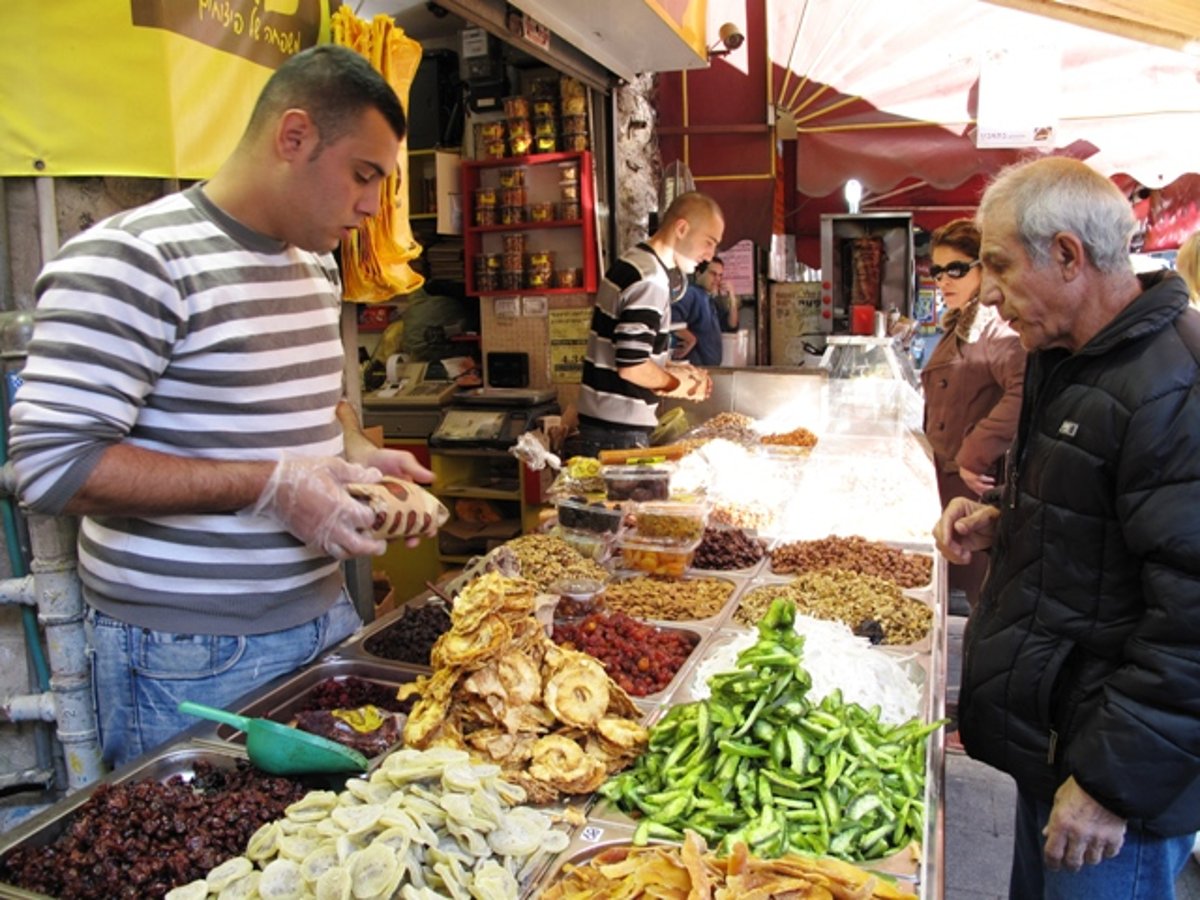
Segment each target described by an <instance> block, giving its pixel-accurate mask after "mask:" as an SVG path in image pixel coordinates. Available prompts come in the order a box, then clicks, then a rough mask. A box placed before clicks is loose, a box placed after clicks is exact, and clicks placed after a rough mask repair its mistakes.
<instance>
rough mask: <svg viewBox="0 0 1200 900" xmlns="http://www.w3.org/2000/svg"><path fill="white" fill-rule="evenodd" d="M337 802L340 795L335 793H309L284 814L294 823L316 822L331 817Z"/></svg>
mask: <svg viewBox="0 0 1200 900" xmlns="http://www.w3.org/2000/svg"><path fill="white" fill-rule="evenodd" d="M337 802H338V795H337V794H336V793H334V792H333V791H309V792H308V793H307V794H305V795H304V796H303V797H301V798H300V799H299V800H297V801H296V802H295V803H293V804H292V805H291V806H289V807H288V808H287V809H285V810H284V814H285V815H286V816H287V817H288V818H289V819H291V820H292V821H293V822H315V821H317V820H318V819H323V818H325V817H326V816H327V815H329V811H330V810H331V809H333V808H334V807H335V806H337Z"/></svg>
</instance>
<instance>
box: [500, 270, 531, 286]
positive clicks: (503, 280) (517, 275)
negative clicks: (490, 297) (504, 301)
mask: <svg viewBox="0 0 1200 900" xmlns="http://www.w3.org/2000/svg"><path fill="white" fill-rule="evenodd" d="M524 286H525V273H524V272H522V271H520V270H518V271H515V272H509V271H504V272H501V273H500V290H502V291H519V290H521V288H523V287H524Z"/></svg>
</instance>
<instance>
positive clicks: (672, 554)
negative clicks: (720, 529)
mask: <svg viewBox="0 0 1200 900" xmlns="http://www.w3.org/2000/svg"><path fill="white" fill-rule="evenodd" d="M618 546H619V547H620V548H621V565H622V567H624V568H627V569H637V570H639V571H641V572H645V573H647V574H648V575H663V576H667V577H670V578H681V577H682V576H683V573H684V572H686V571H687V569H688V567H689V566H690V565H691V564H692V557H694V556H695V555H696V548H697V547H698V546H700V540H699V538H697V539H696V540H685V539H671V538H647V537H642V536H641V535H636V534H629V535H626V536H625V537H623V538H622V539H621V540H620V541H619V542H618Z"/></svg>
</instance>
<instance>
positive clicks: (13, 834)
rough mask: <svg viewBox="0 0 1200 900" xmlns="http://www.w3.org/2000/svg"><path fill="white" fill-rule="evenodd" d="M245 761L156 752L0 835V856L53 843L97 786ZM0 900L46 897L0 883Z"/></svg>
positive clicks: (329, 779)
mask: <svg viewBox="0 0 1200 900" xmlns="http://www.w3.org/2000/svg"><path fill="white" fill-rule="evenodd" d="M245 759H246V754H245V752H244V751H243V750H242V749H241V748H240V747H237V746H234V745H232V744H227V745H225V746H217V745H212V744H209V745H205V744H199V743H190V742H189V743H177V744H171V745H169V746H167V747H165V748H163V749H162V750H160V751H157V752H152V753H149V754H147V755H146V756H143V757H141V758H139V759H136V760H134V761H132V762H130V763H128V764H127V765H125V766H122V767H121V768H120V769H117V770H116V771H115V772H112V773H110V774H109V775H107V776H105V777H104V778H102V779H100V780H99V781H97V782H96V783H95V784H91V785H89V786H88V787H86V788H82V789H80V790H78V791H76V792H75V793H73V794H71V795H70V796H68V797H66V798H64V799H63V800H60V801H59V802H58V803H56V804H54V805H53V806H51V807H50V808H49V809H47V810H44V811H43V812H41V813H38V814H37V815H35V816H33V817H31V818H30V819H28V820H26V821H25V822H22V823H21V824H20V825H18V826H17V827H16V828H13V829H12V830H10V831H7V832H5V833H4V834H2V835H0V856H3V855H5V854H7V853H8V852H9V851H10V850H13V849H14V848H16V847H22V846H31V847H44V846H46V845H47V844H50V843H51V842H53V841H54V840H56V839H57V838H58V837H59V836H61V835H62V834H63V833H64V832H65V831H66V830H67V829H68V828H69V827H70V825H71V823H72V821H73V817H74V814H75V812H76V811H78V810H79V808H80V807H81V806H83V805H84V804H85V803H86V802H87V801H88V800H90V799H91V797H92V795H93V794H94V793H95V792H96V790H97V788H99V787H100V785H103V784H121V783H124V782H129V781H157V782H164V781H166V780H167V779H169V778H172V777H174V776H176V775H182V776H183V777H184V778H185V779H190V778H191V777H192V776H193V775H194V774H195V771H196V764H197V763H198V762H206V763H211V764H212V765H213V766H215V767H217V768H223V769H233V768H235V767H236V766H237V763H238V761H239V760H245ZM298 780H299V781H300V782H301V783H302V784H304V785H307V786H309V787H311V788H330V789H340V788H341V786H342V785H343V784H344V783H345V780H346V779H345V776H341V777H339V776H329V775H326V776H312V777H304V778H301V779H298ZM130 814H131V815H136V812H134V811H131V812H130ZM0 898H6V900H32V898H38V900H45V898H46V895H45V894H40V893H37V892H33V891H28V890H25V889H23V888H19V887H16V886H14V885H11V884H4V883H0Z"/></svg>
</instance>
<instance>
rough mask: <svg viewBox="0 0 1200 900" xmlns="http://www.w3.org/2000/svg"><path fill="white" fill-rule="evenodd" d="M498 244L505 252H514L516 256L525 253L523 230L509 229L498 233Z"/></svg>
mask: <svg viewBox="0 0 1200 900" xmlns="http://www.w3.org/2000/svg"><path fill="white" fill-rule="evenodd" d="M500 245H501V246H502V247H504V252H505V254H508V253H515V254H517V256H524V255H525V232H523V231H509V232H505V233H504V234H502V235H500Z"/></svg>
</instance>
